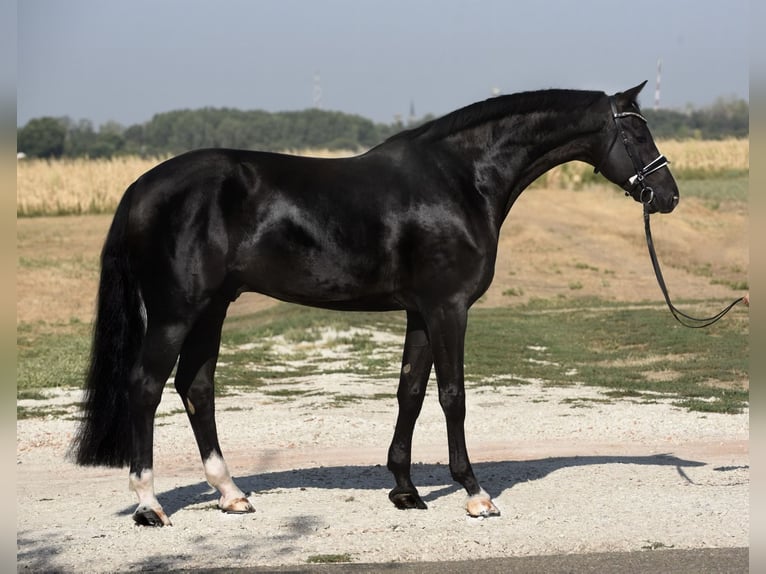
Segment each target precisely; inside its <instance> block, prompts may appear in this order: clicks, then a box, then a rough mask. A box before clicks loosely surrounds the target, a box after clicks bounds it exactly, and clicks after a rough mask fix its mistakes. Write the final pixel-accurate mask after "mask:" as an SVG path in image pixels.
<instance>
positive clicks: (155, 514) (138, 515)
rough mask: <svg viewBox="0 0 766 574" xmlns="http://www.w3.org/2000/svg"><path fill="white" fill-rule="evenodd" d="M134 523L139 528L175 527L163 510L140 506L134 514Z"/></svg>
mask: <svg viewBox="0 0 766 574" xmlns="http://www.w3.org/2000/svg"><path fill="white" fill-rule="evenodd" d="M133 521H134V522H135V523H136V524H138V525H139V526H173V524H172V523H171V522H170V519H169V518H168V516H167V514H165V512H164V511H163V510H162V509H161V508H150V507H149V506H139V507H138V508H136V511H135V512H134V513H133Z"/></svg>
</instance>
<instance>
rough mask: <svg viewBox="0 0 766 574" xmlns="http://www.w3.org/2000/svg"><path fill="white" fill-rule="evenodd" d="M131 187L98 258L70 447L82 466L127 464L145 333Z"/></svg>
mask: <svg viewBox="0 0 766 574" xmlns="http://www.w3.org/2000/svg"><path fill="white" fill-rule="evenodd" d="M134 189H135V188H134V186H130V187H129V188H128V189H127V191H126V192H125V195H124V196H123V198H122V200H121V201H120V204H119V205H118V206H117V211H116V212H115V214H114V219H113V221H112V225H111V227H110V228H109V233H108V234H107V236H106V241H105V242H104V248H103V251H102V253H101V279H100V282H99V287H98V303H97V307H96V320H95V324H94V327H93V345H92V347H91V354H90V365H89V368H88V371H87V378H86V381H85V396H84V404H83V419H82V422H81V423H80V427H79V429H78V431H77V433H76V435H75V438H74V440H73V442H72V445H71V448H70V456H72V458H74V460H75V462H76V463H77V464H80V465H88V466H97V465H105V466H115V467H120V466H125V465H126V464H128V462H129V461H130V452H131V429H130V405H129V400H128V387H129V380H130V375H131V371H132V370H133V368H134V366H135V364H136V362H137V360H138V356H139V352H140V349H141V345H142V342H143V339H144V332H145V328H146V327H145V308H144V304H143V300H142V298H141V293H140V290H139V287H138V283H137V280H136V277H135V275H134V274H133V273H132V272H131V269H130V263H129V256H128V241H127V232H128V214H129V212H130V206H131V198H132V195H133V190H134Z"/></svg>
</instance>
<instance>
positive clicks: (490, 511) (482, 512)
mask: <svg viewBox="0 0 766 574" xmlns="http://www.w3.org/2000/svg"><path fill="white" fill-rule="evenodd" d="M465 509H466V512H468V514H469V515H470V516H474V517H482V518H484V517H487V516H500V510H498V508H497V506H495V505H494V503H493V502H492V497H490V495H489V494H487V491H486V490H484V489H483V488H482V489H481V491H479V493H478V494H474V495H473V496H469V497H468V498H467V499H466V501H465Z"/></svg>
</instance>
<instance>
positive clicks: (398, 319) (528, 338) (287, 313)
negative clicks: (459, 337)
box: [17, 297, 749, 416]
mask: <svg viewBox="0 0 766 574" xmlns="http://www.w3.org/2000/svg"><path fill="white" fill-rule="evenodd" d="M678 305H679V306H680V307H681V308H682V309H684V310H687V311H689V312H692V313H695V312H701V313H704V312H705V311H709V310H711V309H715V310H717V308H718V307H719V306H720V302H718V301H706V302H704V303H700V302H683V301H680V302H678ZM637 307H644V308H637ZM327 327H332V328H334V329H336V330H339V331H344V330H348V329H350V328H352V327H357V328H370V329H374V330H377V331H387V332H391V333H395V334H396V335H397V336H400V337H401V340H403V337H404V327H405V316H404V313H339V312H332V311H322V310H317V309H310V308H305V307H299V306H295V305H279V306H276V307H274V308H272V309H269V310H266V311H263V312H260V313H257V314H253V315H249V316H243V317H233V318H231V319H230V320H228V321H227V323H226V325H225V327H224V334H223V345H224V348H225V349H226V350H227V352H226V353H224V354H222V355H221V358H220V361H219V362H220V363H222V364H221V365H220V366H219V368H218V371H217V383H218V385H217V386H218V388H219V390H220V392H223V393H225V392H227V389H228V390H233V389H235V388H250V389H252V390H258V391H259V392H263V393H265V394H268V395H270V396H272V397H275V398H277V397H279V398H281V399H283V400H290V398H291V397H296V396H301V395H306V394H308V391H305V390H298V389H294V390H290V388H289V387H285V386H284V385H285V384H286V383H288V382H289V379H290V378H291V377H296V376H304V377H305V376H311V375H315V374H321V373H327V372H328V371H329V372H351V373H354V374H357V375H362V376H369V377H376V378H386V379H390V389H387V390H388V391H389V392H388V393H385V394H382V395H381V396H380V397H377V396H376V397H361V396H359V397H357V396H356V395H343V396H337V397H335V399H334V401H333V404H335V405H342V404H344V403H348V402H353V401H357V400H370V399H380V398H391V397H393V396H394V395H393V393H394V392H395V389H396V384H397V380H398V370H399V360H400V356H401V343H397V344H393V345H389V346H384V347H383V348H381V346H380V345H378V344H376V343H374V342H373V341H372V339H371V337H369V336H367V335H365V334H359V335H351V336H346V337H340V338H338V339H336V340H335V341H334V342H332V343H331V344H332V345H339V346H342V347H339V348H338V351H339V355H340V356H342V357H343V359H344V361H343V364H342V365H337V364H334V363H328V360H327V359H322V358H321V357H319V356H318V354H316V355H317V356H315V353H313V352H312V351H311V349H309V350H300V351H297V353H296V354H295V355H293V354H292V351H288V352H287V354H285V352H284V351H283V352H282V353H277V352H275V351H274V348H275V347H274V343H273V340H272V339H270V338H272V337H275V336H277V335H285V334H287V335H288V337H287V338H288V339H289V340H290V341H291V342H292V341H301V342H304V343H306V342H307V343H308V344H312V343H315V344H324V343H321V342H320V339H321V337H320V336H319V333H320V332H321V329H324V328H327ZM748 330H749V322H748V314H747V312H746V311H742V310H740V309H739V308H736V309H735V311H734V312H732V313H730V314H729V315H727V316H726V318H724V319H723V320H722V321H720V322H719V323H717V324H716V325H714V326H713V327H710V328H708V329H686V328H684V327H682V326H680V325H678V324H677V323H675V321H674V320H673V318H672V317H671V315H670V314H669V313H668V311H667V309H665V308H664V307H662V306H659V305H646V306H625V305H621V304H617V303H609V302H604V301H600V300H598V299H593V298H581V299H575V298H571V297H570V298H566V299H550V300H533V301H532V302H530V303H528V304H525V305H517V306H514V307H507V308H497V309H475V310H472V311H471V312H470V315H469V325H468V332H467V338H466V354H465V371H466V381H467V386H468V387H469V389H470V387H472V386H474V387H475V386H482V387H507V386H513V385H518V384H522V383H523V382H524V381H528V380H531V379H534V380H543V381H545V383H546V384H548V385H560V386H566V385H573V384H575V383H581V384H586V385H590V386H596V387H603V388H604V389H605V392H606V397H607V398H608V399H609V400H619V399H621V398H624V399H637V400H646V401H652V400H656V398H657V396H658V394H659V396H662V395H667V396H669V397H672V398H675V399H677V402H678V405H679V406H681V407H683V408H687V409H692V410H697V411H702V412H723V413H732V412H738V411H740V410H741V409H742V408H743V407H744V406H746V405H747V404H748V400H749V396H748V391H747V390H744V389H746V388H747V386H748V385H747V384H746V383H747V381H748V355H749V337H748ZM302 333H303V334H302ZM89 344H90V328H89V326H86V325H83V324H79V323H74V324H71V325H67V326H66V328H62V329H60V330H58V331H57V330H55V329H53V330H50V329H47V328H44V327H43V326H41V325H28V324H22V325H21V326H20V327H19V329H18V333H17V347H18V364H17V366H18V369H17V372H18V397H19V398H31V399H34V398H43V397H44V395H45V393H43V392H42V391H43V390H44V389H46V388H51V387H58V386H61V387H75V386H80V385H81V384H82V380H83V373H84V371H85V367H86V362H87V357H88V353H89ZM245 344H247V345H246V347H245V348H243V349H239V348H238V347H239V346H241V345H245ZM291 344H292V345H297V343H291ZM296 357H297V358H300V359H301V360H302V362H301V363H300V364H296V365H293V364H291V361H293V360H295V359H296ZM276 383H279V385H280V386H275V385H276ZM469 392H470V391H469ZM579 406H583V404H582V403H580V405H579ZM19 412H20V413H21V414H22V416H37V415H39V414H40V413H39V412H38V410H37V409H34V408H31V409H30V408H29V407H27V408H26V409H22V410H20V411H19Z"/></svg>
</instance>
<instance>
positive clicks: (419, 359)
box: [388, 312, 433, 509]
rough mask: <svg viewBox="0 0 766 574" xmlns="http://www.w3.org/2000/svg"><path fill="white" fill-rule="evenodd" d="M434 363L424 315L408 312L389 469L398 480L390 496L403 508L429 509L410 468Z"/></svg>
mask: <svg viewBox="0 0 766 574" xmlns="http://www.w3.org/2000/svg"><path fill="white" fill-rule="evenodd" d="M432 362H433V360H432V355H431V347H430V345H429V343H428V336H427V334H426V327H425V323H424V322H423V318H422V317H421V315H420V314H419V313H415V312H408V313H407V335H406V337H405V339H404V352H403V353H402V370H401V373H400V375H399V390H398V392H397V395H396V396H397V400H398V402H399V415H398V416H397V419H396V429H395V430H394V438H393V440H392V441H391V447H390V448H389V449H388V469H389V470H390V471H391V472H392V473H393V475H394V479H395V480H396V487H395V488H394V489H393V490H392V491H391V492H390V493H389V495H388V498H389V499H390V500H391V502H393V503H394V504H395V505H396V507H397V508H401V509H408V508H419V509H425V508H427V507H426V504H425V502H423V500H422V499H421V498H420V495H419V494H418V491H417V489H416V488H415V485H414V484H413V483H412V478H411V475H410V468H411V464H412V433H413V431H414V429H415V421H416V420H417V418H418V415H419V414H420V409H421V408H422V406H423V398H424V397H425V394H426V385H427V384H428V377H429V376H430V374H431V366H432Z"/></svg>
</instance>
